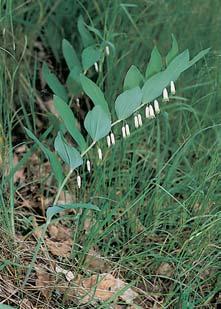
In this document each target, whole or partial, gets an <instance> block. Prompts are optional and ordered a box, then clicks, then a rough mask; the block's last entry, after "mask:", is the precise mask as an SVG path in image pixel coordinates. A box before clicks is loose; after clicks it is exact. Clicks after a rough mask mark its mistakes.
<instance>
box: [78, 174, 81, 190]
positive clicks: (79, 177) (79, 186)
mask: <svg viewBox="0 0 221 309" xmlns="http://www.w3.org/2000/svg"><path fill="white" fill-rule="evenodd" d="M77 185H78V188H79V189H80V188H81V176H80V175H77Z"/></svg>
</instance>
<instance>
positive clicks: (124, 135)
mask: <svg viewBox="0 0 221 309" xmlns="http://www.w3.org/2000/svg"><path fill="white" fill-rule="evenodd" d="M121 131H122V136H123V138H126V128H125V126H123V127H122V128H121Z"/></svg>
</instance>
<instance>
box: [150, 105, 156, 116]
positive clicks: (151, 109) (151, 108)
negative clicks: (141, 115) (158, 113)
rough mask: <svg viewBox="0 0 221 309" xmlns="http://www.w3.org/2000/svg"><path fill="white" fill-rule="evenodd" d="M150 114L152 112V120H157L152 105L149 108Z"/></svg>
mask: <svg viewBox="0 0 221 309" xmlns="http://www.w3.org/2000/svg"><path fill="white" fill-rule="evenodd" d="M149 112H150V118H151V119H153V118H155V114H154V110H153V106H152V105H150V106H149Z"/></svg>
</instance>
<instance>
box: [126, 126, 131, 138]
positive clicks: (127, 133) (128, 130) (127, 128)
mask: <svg viewBox="0 0 221 309" xmlns="http://www.w3.org/2000/svg"><path fill="white" fill-rule="evenodd" d="M125 133H126V136H130V127H129V125H128V124H126V125H125Z"/></svg>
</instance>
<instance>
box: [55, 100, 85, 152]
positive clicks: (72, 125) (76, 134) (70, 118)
mask: <svg viewBox="0 0 221 309" xmlns="http://www.w3.org/2000/svg"><path fill="white" fill-rule="evenodd" d="M54 105H55V108H56V110H57V111H58V113H59V115H60V116H61V118H62V120H63V121H64V124H65V127H66V128H67V130H68V132H69V133H70V134H71V136H72V137H73V139H74V140H75V141H76V143H77V144H78V145H79V147H80V149H81V151H83V150H84V149H85V147H86V142H85V139H84V137H83V135H82V134H81V133H80V131H79V129H78V128H77V120H76V118H75V117H74V114H73V112H72V110H71V108H70V107H69V106H68V105H67V104H66V103H65V102H64V101H63V100H62V99H61V98H59V97H57V96H54Z"/></svg>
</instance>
